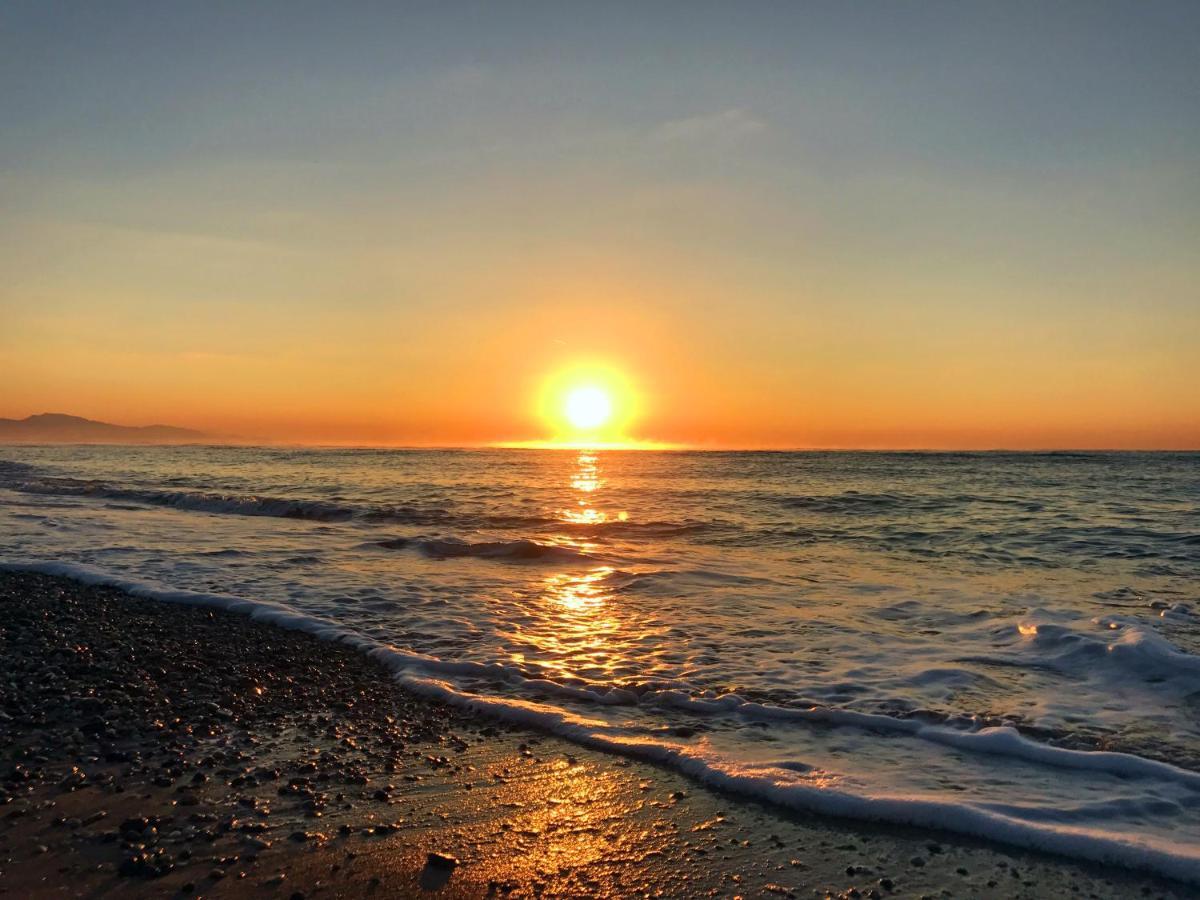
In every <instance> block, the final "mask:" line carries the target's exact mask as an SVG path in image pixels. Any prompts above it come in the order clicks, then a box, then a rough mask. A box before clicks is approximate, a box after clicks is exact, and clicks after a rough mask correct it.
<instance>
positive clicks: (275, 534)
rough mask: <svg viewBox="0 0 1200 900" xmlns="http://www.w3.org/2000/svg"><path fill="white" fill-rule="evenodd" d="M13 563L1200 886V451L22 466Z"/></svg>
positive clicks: (194, 454)
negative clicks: (253, 607)
mask: <svg viewBox="0 0 1200 900" xmlns="http://www.w3.org/2000/svg"><path fill="white" fill-rule="evenodd" d="M0 558H2V559H4V560H6V561H8V562H31V561H32V562H39V563H42V564H45V563H47V562H50V563H54V564H58V565H60V566H65V567H66V568H65V569H64V570H67V571H72V572H75V573H77V574H80V573H82V574H88V573H91V574H92V575H93V576H96V575H98V574H103V575H107V576H109V577H111V578H115V579H119V580H122V581H123V582H125V583H135V584H137V585H141V586H142V587H144V588H149V589H152V590H157V591H166V590H172V589H187V590H190V591H197V592H204V593H208V594H218V595H222V596H228V597H237V598H245V599H248V600H253V601H258V602H261V603H265V604H273V605H275V606H276V607H283V608H285V609H286V610H290V611H292V612H294V613H297V614H302V615H303V616H305V617H309V618H305V619H301V620H297V624H302V625H305V627H312V628H315V629H319V628H320V621H317V622H313V621H311V620H321V621H325V622H332V623H334V624H336V625H337V626H340V627H341V628H342V629H344V630H346V631H349V632H352V633H353V635H356V636H358V637H360V638H362V639H364V640H365V641H369V642H371V643H370V646H378V645H385V646H390V647H393V648H396V649H397V650H398V651H402V652H399V653H395V654H392V655H391V656H390V657H389V660H390V661H391V662H392V664H393V665H394V666H395V667H396V668H397V671H398V674H399V676H400V677H401V678H402V679H403V680H405V681H406V683H409V684H410V685H412V686H414V687H416V688H417V689H420V690H424V691H426V692H427V693H431V694H433V695H441V696H445V697H449V698H451V699H454V700H456V701H457V702H473V703H475V704H476V705H479V706H487V707H488V708H490V709H491V710H493V711H495V712H497V713H499V714H501V715H507V716H510V717H512V718H515V719H519V720H522V721H536V722H538V723H539V724H542V725H544V726H545V727H550V728H553V729H555V730H557V731H559V732H561V733H564V734H566V735H567V736H569V737H572V738H574V739H576V740H580V741H584V742H587V743H591V744H593V745H595V746H602V747H609V748H611V749H617V750H620V751H621V752H630V753H635V754H638V755H642V756H647V757H650V758H657V759H660V760H662V761H665V762H667V763H669V764H671V765H675V766H677V767H678V768H680V769H682V770H684V771H688V772H690V773H691V774H695V775H698V776H700V777H703V778H706V779H708V780H710V781H713V782H715V783H721V784H725V785H726V786H729V787H733V788H736V789H739V790H744V791H747V792H752V793H757V794H760V795H762V796H765V797H769V798H770V799H773V800H775V801H777V802H780V803H785V804H790V805H794V806H800V807H804V808H810V809H816V810H819V811H826V812H834V813H841V814H845V815H852V816H863V817H868V818H877V819H883V820H887V821H895V822H914V823H918V824H937V825H942V826H944V827H949V828H952V829H957V830H960V831H964V832H969V833H974V834H981V835H985V836H990V837H992V838H995V839H997V840H1004V841H1008V842H1011V843H1019V844H1023V845H1026V846H1043V847H1047V848H1049V849H1054V850H1058V851H1060V852H1066V853H1071V854H1074V855H1079V856H1084V857H1087V858H1092V859H1111V860H1114V861H1117V862H1124V863H1127V864H1134V865H1143V866H1145V867H1148V868H1152V869H1155V870H1156V871H1161V872H1164V873H1167V874H1174V875H1176V876H1179V877H1185V878H1192V879H1194V880H1200V775H1198V774H1196V770H1200V602H1198V601H1200V597H1198V596H1197V594H1198V592H1200V589H1198V588H1197V584H1200V580H1198V578H1197V576H1200V455H1196V454H1179V453H1176V454H1067V453H1060V454H1000V453H994V454H993V453H989V454H912V453H905V454H884V453H868V454H859V453H678V452H661V453H659V452H625V453H621V452H599V453H587V452H583V453H581V452H565V451H564V452H550V451H515V450H513V451H380V450H280V449H260V448H236V449H234V448H200V447H185V448H127V447H122V448H116V447H23V448H19V447H3V448H0ZM276 613H277V610H276ZM1012 729H1015V731H1014V730H1012ZM1096 749H1101V750H1105V751H1108V752H1107V753H1101V754H1097V753H1081V752H1078V751H1081V750H1083V751H1087V750H1096ZM1164 763H1166V764H1167V765H1164Z"/></svg>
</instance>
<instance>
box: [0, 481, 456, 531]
mask: <svg viewBox="0 0 1200 900" xmlns="http://www.w3.org/2000/svg"><path fill="white" fill-rule="evenodd" d="M12 487H14V488H15V489H16V490H18V491H21V492H23V493H27V494H50V495H55V496H74V497H95V498H99V499H103V500H115V501H122V502H126V503H140V504H142V505H145V506H162V507H169V508H171V509H182V510H189V511H192V512H206V513H214V514H225V515H237V516H268V517H272V518H280V519H304V520H307V521H313V522H347V521H350V520H352V519H361V520H363V521H367V522H380V523H388V524H405V525H437V524H441V523H444V522H446V521H448V520H449V518H450V514H449V513H448V512H446V511H445V510H443V509H439V508H436V507H432V508H422V507H416V506H380V507H366V508H363V507H358V506H353V505H348V504H344V503H337V502H333V501H326V500H297V499H289V498H285V497H262V496H257V495H253V494H248V495H243V494H222V493H215V492H208V491H163V490H152V489H145V488H125V487H117V486H114V485H111V484H108V483H106V482H101V481H84V480H81V479H75V478H47V479H42V480H39V481H27V482H19V483H17V484H15V485H12Z"/></svg>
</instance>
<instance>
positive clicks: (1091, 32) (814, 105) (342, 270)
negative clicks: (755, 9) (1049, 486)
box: [0, 6, 1200, 448]
mask: <svg viewBox="0 0 1200 900" xmlns="http://www.w3.org/2000/svg"><path fill="white" fill-rule="evenodd" d="M268 12H269V11H266V10H257V11H256V10H249V9H248V10H244V11H237V10H219V11H217V10H214V11H210V12H205V11H203V10H195V11H192V12H189V13H187V14H186V16H185V18H186V19H187V21H186V22H178V23H175V24H174V25H172V26H171V27H170V28H168V27H167V25H166V24H165V21H166V20H161V19H160V17H134V18H130V19H129V20H128V21H125V20H120V21H117V19H116V18H115V17H114V16H113V15H112V14H109V13H106V12H105V11H104V10H102V9H96V10H88V9H86V8H81V9H79V10H76V11H75V12H74V13H72V14H71V15H67V16H62V17H58V18H55V17H53V16H49V15H48V14H46V13H44V12H42V11H39V10H38V9H37V8H36V6H30V7H29V8H28V9H23V10H21V11H19V12H18V13H16V14H14V15H12V16H11V17H10V19H11V21H10V22H9V24H8V27H7V29H6V30H5V31H3V32H2V33H0V61H3V62H2V63H0V66H3V68H0V80H3V81H4V82H5V83H7V84H8V85H9V86H10V88H12V89H11V90H9V91H6V92H3V94H0V116H3V120H4V121H5V122H6V128H5V129H4V133H3V136H2V137H0V162H2V163H3V166H2V167H0V208H3V209H4V210H5V212H4V215H3V216H0V272H3V273H4V275H3V277H2V278H0V386H2V387H0V416H8V417H23V416H26V415H29V414H32V413H39V412H47V411H52V412H67V413H74V414H78V415H83V416H88V417H91V418H96V419H102V420H106V421H113V422H119V423H124V424H145V423H150V422H162V423H168V424H176V425H183V426H191V427H198V428H202V429H206V430H209V431H211V432H215V433H220V434H228V435H236V436H239V437H241V438H244V439H248V440H264V441H285V442H319V443H384V444H403V445H475V444H491V443H502V442H521V441H537V440H544V439H547V438H551V437H555V436H557V427H556V423H555V422H554V421H553V416H548V415H547V414H546V413H545V410H544V409H542V407H543V406H544V398H543V396H542V394H543V392H544V388H545V385H546V383H547V381H548V380H549V379H553V378H554V377H556V376H557V375H558V374H559V373H562V372H563V371H566V370H574V369H577V368H579V367H581V366H584V367H586V366H588V365H598V366H601V367H606V368H607V369H609V370H612V371H616V372H618V373H621V376H622V378H623V379H624V380H625V381H627V382H628V388H627V390H628V394H629V398H631V402H632V401H633V400H636V408H635V407H634V406H630V407H628V408H626V409H623V410H621V412H622V413H628V414H629V415H628V416H626V418H627V419H628V421H627V422H626V423H625V426H624V427H623V428H622V429H621V431H622V434H621V435H620V437H622V438H627V439H637V440H641V441H649V442H659V443H666V444H673V445H687V446H701V447H739V448H740V447H751V448H752V447H869V448H884V447H930V448H934V447H937V448H943V447H945V448H953V447H962V448H989V447H1011V448H1046V447H1104V448H1109V447H1111V448H1132V447H1140V448H1197V447H1200V390H1197V389H1196V386H1197V385H1198V384H1200V294H1198V293H1197V290H1198V288H1197V286H1198V285H1200V256H1198V255H1197V253H1196V247H1197V246H1200V179H1198V178H1197V177H1196V168H1195V160H1196V159H1197V158H1200V120H1197V119H1196V118H1195V116H1194V115H1193V113H1194V109H1192V108H1190V107H1189V106H1188V104H1187V103H1186V97H1187V95H1186V92H1184V93H1181V92H1180V89H1179V85H1181V84H1184V83H1185V80H1186V79H1187V78H1189V77H1192V76H1194V72H1195V68H1194V65H1195V57H1194V53H1193V50H1194V48H1193V47H1192V46H1191V44H1190V43H1189V42H1188V41H1187V40H1184V39H1183V37H1181V35H1186V33H1187V31H1186V29H1184V30H1180V29H1178V28H1176V27H1174V26H1173V25H1172V24H1171V23H1170V22H1169V21H1166V19H1165V18H1164V20H1163V21H1162V22H1159V21H1158V20H1157V19H1153V20H1151V19H1147V18H1146V17H1145V16H1142V15H1135V13H1134V10H1133V9H1132V8H1131V11H1130V16H1132V17H1133V18H1132V19H1131V20H1130V21H1129V22H1125V23H1122V22H1118V21H1115V20H1113V21H1107V20H1102V19H1103V17H1096V18H1095V20H1092V19H1088V20H1087V21H1082V20H1080V18H1079V17H1073V16H1070V15H1067V14H1066V13H1065V12H1064V13H1062V14H1061V15H1060V14H1059V13H1058V12H1056V11H1054V10H1053V9H1046V10H1043V11H1042V14H1041V16H1040V17H1039V19H1038V21H1037V23H1036V27H1034V24H1035V23H1031V22H1022V21H1020V18H1021V17H1020V16H1019V15H1016V14H1015V13H1014V16H1013V18H1012V21H1009V20H1008V19H1005V20H1004V21H999V20H992V19H989V20H988V21H986V22H981V21H978V20H977V19H976V18H974V16H975V14H974V13H972V12H971V11H970V10H969V9H963V10H959V11H954V12H950V11H947V10H941V11H940V12H936V13H935V12H934V11H933V10H926V11H920V10H912V11H910V13H909V14H908V15H910V16H911V17H913V20H912V21H907V20H906V21H903V22H891V23H890V24H889V23H888V22H885V21H882V20H883V19H885V18H887V17H883V16H876V15H870V16H868V15H866V14H865V13H863V12H860V11H856V10H854V9H852V8H847V9H844V10H840V11H839V10H837V9H836V8H833V9H829V10H821V11H817V10H809V11H807V12H805V11H803V10H800V9H794V10H787V9H783V8H781V9H775V10H771V11H767V10H763V14H762V15H761V16H758V17H747V16H741V15H736V14H735V11H733V10H732V9H731V10H729V11H727V12H722V11H718V10H715V9H714V10H707V9H706V10H704V11H694V12H693V13H689V14H688V15H686V16H683V17H680V16H676V15H668V14H667V13H666V11H665V10H643V11H642V12H639V13H638V15H637V16H635V17H633V18H631V19H622V18H612V17H608V16H601V14H600V13H599V12H598V11H592V12H589V13H586V14H584V13H578V12H577V13H573V14H571V15H567V14H566V13H565V12H563V13H561V14H560V13H556V12H554V11H552V10H544V11H543V14H541V15H539V16H537V17H532V18H529V21H523V22H518V21H516V19H521V17H520V16H515V17H514V16H510V15H500V14H499V13H498V12H489V11H487V10H481V11H479V17H480V21H479V22H477V23H475V24H474V25H472V26H471V27H470V28H466V29H464V27H463V23H462V22H460V21H458V19H457V18H456V17H454V16H451V15H449V14H443V13H442V12H440V11H439V10H437V9H433V8H431V9H429V10H423V11H420V12H417V11H413V12H411V13H410V14H407V17H405V16H402V15H400V13H399V12H394V11H386V10H371V11H367V10H361V11H359V12H357V13H356V14H355V15H352V16H347V17H344V18H331V19H330V21H328V22H322V21H320V16H318V15H314V17H313V19H312V20H311V21H309V20H300V19H296V18H293V17H290V16H285V17H282V18H281V17H280V16H276V15H269V14H268ZM889 15H890V14H889ZM1118 18H1119V17H1118ZM917 20H920V21H917ZM176 26H178V27H176ZM985 26H986V27H985ZM897 28H900V29H901V30H902V31H903V32H904V33H905V34H907V35H908V38H906V40H905V41H896V40H895V35H896V33H897V31H896V29H897ZM1066 37H1069V38H1070V40H1069V41H1066V40H1065V38H1066ZM185 38H186V39H185ZM1114 48H1119V51H1120V53H1121V54H1122V59H1125V60H1126V65H1125V66H1124V67H1123V68H1122V71H1137V72H1138V73H1139V77H1138V79H1136V80H1133V81H1130V80H1129V79H1126V78H1124V77H1123V76H1121V75H1120V73H1119V72H1117V71H1116V70H1115V69H1114V68H1113V67H1112V66H1111V65H1110V64H1109V63H1110V60H1111V58H1112V54H1113V52H1115V50H1114ZM215 56H216V57H219V58H220V59H221V65H219V66H214V65H213V64H212V60H213V58H215ZM1189 73H1190V74H1189Z"/></svg>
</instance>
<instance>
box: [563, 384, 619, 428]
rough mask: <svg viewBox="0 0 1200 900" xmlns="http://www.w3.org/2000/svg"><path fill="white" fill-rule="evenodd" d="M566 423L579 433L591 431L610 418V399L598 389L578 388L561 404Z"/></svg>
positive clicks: (606, 393)
mask: <svg viewBox="0 0 1200 900" xmlns="http://www.w3.org/2000/svg"><path fill="white" fill-rule="evenodd" d="M563 412H564V413H565V414H566V417H567V421H568V422H570V423H571V425H573V426H574V427H575V428H578V429H579V430H580V431H593V430H595V429H596V428H599V427H600V426H601V425H603V424H604V423H605V422H607V421H608V420H609V419H611V418H612V412H613V410H612V399H611V398H610V397H609V396H608V392H607V391H605V390H604V389H603V388H598V387H592V386H588V387H578V388H575V389H574V390H573V391H571V392H570V393H569V394H567V399H566V402H565V403H564V404H563Z"/></svg>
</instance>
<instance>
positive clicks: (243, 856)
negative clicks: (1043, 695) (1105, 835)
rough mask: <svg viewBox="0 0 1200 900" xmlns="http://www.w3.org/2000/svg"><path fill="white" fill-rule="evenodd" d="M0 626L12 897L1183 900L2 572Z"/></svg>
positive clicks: (1134, 879)
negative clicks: (1074, 898) (771, 802)
mask: <svg viewBox="0 0 1200 900" xmlns="http://www.w3.org/2000/svg"><path fill="white" fill-rule="evenodd" d="M0 604H2V606H0V609H2V612H0V650H2V651H3V656H2V657H0V659H2V660H3V662H2V663H0V667H2V668H0V733H2V734H3V735H4V737H5V739H4V740H3V741H0V891H2V892H5V893H8V894H10V895H13V896H97V895H99V894H107V893H111V892H114V891H116V892H123V893H126V894H131V893H132V894H136V895H138V896H143V895H147V894H149V895H154V896H200V895H203V896H240V895H242V894H249V893H254V894H256V895H261V894H266V895H277V896H285V897H286V896H293V895H295V894H297V893H299V894H301V895H303V896H330V897H337V896H362V895H364V894H369V893H371V892H373V891H380V892H381V893H380V896H388V895H397V894H399V895H401V896H407V895H421V894H422V893H424V895H427V896H434V895H435V894H433V893H429V892H430V891H436V896H487V895H491V896H537V895H542V896H630V895H637V894H645V895H654V894H656V893H658V894H659V895H662V896H719V895H727V896H735V895H746V896H762V895H778V896H789V895H790V896H812V895H813V893H814V892H815V893H816V894H817V895H830V896H845V897H853V896H868V897H875V896H879V897H884V896H910V897H911V896H971V897H986V896H995V897H1013V896H1044V895H1046V894H1059V893H1063V894H1070V893H1081V894H1083V895H1085V896H1088V895H1090V896H1099V897H1107V896H1112V897H1117V896H1130V895H1132V894H1136V895H1142V894H1144V895H1146V896H1162V897H1183V896H1189V895H1190V893H1191V892H1190V891H1189V889H1187V888H1186V887H1185V886H1182V885H1179V884H1176V883H1174V882H1169V881H1167V880H1165V879H1160V878H1156V877H1152V876H1146V875H1140V874H1138V873H1135V872H1126V871H1124V870H1119V869H1114V868H1105V867H1101V866H1097V865H1094V864H1091V863H1086V862H1074V861H1071V860H1069V859H1060V858H1057V857H1053V856H1049V855H1045V854H1041V853H1037V852H1034V851H1022V850H1017V849H1009V848H1003V847H996V846H993V845H989V844H985V843H984V842H982V841H978V840H975V839H969V838H961V837H956V836H954V835H950V834H946V833H941V832H934V831H926V830H924V829H917V828H899V827H894V826H876V825H870V824H863V823H857V822H845V821H842V820H835V819H827V818H824V817H820V816H816V815H807V814H800V813H793V812H788V811H783V810H780V809H776V808H773V807H768V806H766V805H765V804H762V803H759V802H757V801H753V800H746V799H741V798H738V797H734V796H731V795H727V794H720V793H716V792H714V791H711V790H709V789H707V788H705V787H702V786H701V785H699V784H697V783H696V782H694V781H692V780H690V779H687V778H686V777H685V776H682V775H679V774H677V773H674V772H671V771H668V770H666V769H663V768H660V767H657V766H655V765H653V764H651V763H643V762H637V761H632V760H629V759H625V758H621V757H617V756H613V755H610V754H605V753H602V752H599V751H595V750H590V749H586V748H583V747H579V746H576V745H573V744H570V743H568V742H566V741H565V740H563V739H561V738H557V737H553V736H548V735H545V734H541V733H539V732H536V731H533V730H529V729H523V728H519V727H516V726H512V725H507V724H504V723H501V722H499V721H494V720H490V719H486V718H483V717H481V716H478V715H475V714H472V713H470V712H467V711H463V710H461V709H455V708H451V707H448V706H444V705H441V704H439V703H437V702H434V701H431V700H429V699H426V698H421V697H417V696H415V695H413V694H411V693H408V692H406V691H405V690H404V689H403V688H402V687H401V686H400V685H399V684H397V683H396V682H395V680H394V679H393V677H392V676H391V673H390V672H389V671H388V670H387V669H386V668H385V667H384V666H383V665H382V664H381V663H380V662H379V661H377V660H374V659H371V658H369V657H368V656H367V655H364V654H363V653H361V652H359V651H358V650H356V649H354V648H352V647H350V646H347V645H345V644H341V643H335V642H329V641H321V640H319V639H318V638H317V637H314V636H313V635H310V634H307V633H304V632H300V631H291V630H286V629H285V628H280V627H276V626H275V625H272V624H268V623H265V622H260V621H255V620H252V619H250V618H249V617H246V616H241V615H234V614H231V613H230V612H227V611H222V610H214V609H209V608H204V607H200V606H187V605H182V604H168V603H163V602H160V601H156V600H149V599H143V598H138V597H134V596H131V595H130V594H128V593H126V592H124V591H122V590H120V589H117V588H113V587H103V586H89V585H85V584H82V583H81V582H79V581H73V580H70V579H67V578H63V577H60V576H49V575H40V574H35V573H28V572H26V573H21V572H10V571H0ZM430 854H435V855H434V856H430ZM455 861H456V862H455ZM280 876H282V877H280ZM856 892H857V893H856Z"/></svg>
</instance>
